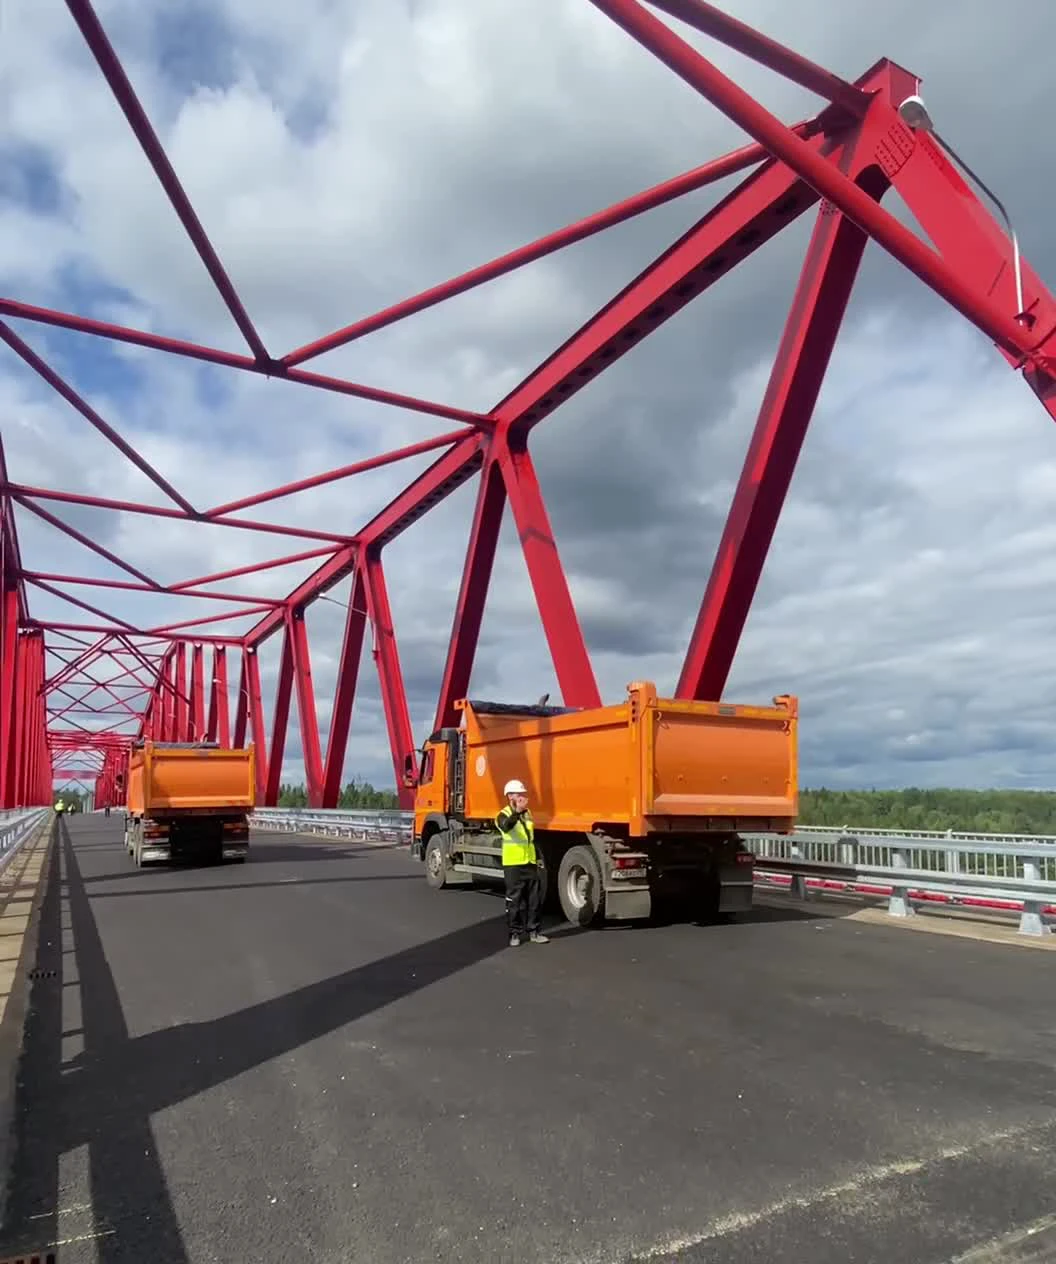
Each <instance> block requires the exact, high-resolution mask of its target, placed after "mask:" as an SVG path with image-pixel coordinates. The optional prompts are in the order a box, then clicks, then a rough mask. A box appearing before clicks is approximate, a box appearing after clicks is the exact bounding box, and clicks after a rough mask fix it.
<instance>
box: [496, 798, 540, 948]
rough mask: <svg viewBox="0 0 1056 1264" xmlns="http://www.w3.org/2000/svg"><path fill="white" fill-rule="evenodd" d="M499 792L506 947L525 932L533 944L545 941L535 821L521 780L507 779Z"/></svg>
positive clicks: (498, 825)
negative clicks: (502, 804)
mask: <svg viewBox="0 0 1056 1264" xmlns="http://www.w3.org/2000/svg"><path fill="white" fill-rule="evenodd" d="M503 794H505V796H506V806H505V807H504V808H503V809H502V811H501V812H500V813H499V814H498V816H497V817H496V818H495V828H496V829H497V830H498V831H499V833H500V834H501V836H502V876H503V877H504V878H505V880H506V928H507V930H508V931H509V932H510V947H511V948H517V947H519V946H520V943H521V940H522V939H524V937H525V936H526V935H527V937H528V938H529V939H530V940H531V941H532V943H533V944H545V943H548V942H549V940H548V938H547V936H546V935H544V934H543V933H542V931H541V929H540V925H541V923H540V913H541V910H542V902H543V901H542V895H543V880H542V875H541V874H540V872H539V860H538V856H537V855H536V850H535V823H534V822H533V820H532V814H531V812H530V811H529V809H528V790H527V788H526V786H525V784H524V782H523V781H517V780H514V781H507V782H506V785H505V786H504V787H503Z"/></svg>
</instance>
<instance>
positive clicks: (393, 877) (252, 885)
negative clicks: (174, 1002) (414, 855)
mask: <svg viewBox="0 0 1056 1264" xmlns="http://www.w3.org/2000/svg"><path fill="white" fill-rule="evenodd" d="M142 872H143V871H142V870H137V873H142ZM240 872H243V873H244V872H245V870H240ZM125 876H126V875H125V874H123V873H115V874H114V875H113V879H112V880H114V881H116V880H118V879H120V878H123V877H125ZM145 876H146V877H147V878H148V879H149V877H150V870H149V869H148V870H147V871H146V875H145ZM108 880H110V879H108V878H97V879H95V881H97V882H105V881H108ZM335 882H336V883H341V882H421V878H420V877H419V875H418V874H416V873H372V874H365V873H364V874H361V873H355V874H348V875H347V876H346V877H343V878H279V879H277V880H276V881H275V882H211V883H210V884H209V885H208V886H197V887H163V886H160V885H158V886H151V885H149V884H148V885H147V886H145V887H142V888H141V889H139V890H136V891H92V899H93V900H118V899H124V898H126V897H131V898H133V899H134V898H135V897H136V896H139V897H140V898H141V899H142V898H144V897H146V896H149V897H151V898H153V897H154V896H155V895H201V894H202V893H203V892H206V891H261V890H263V889H265V888H267V887H314V886H323V885H327V884H329V883H335ZM0 1264H3V1262H2V1261H0Z"/></svg>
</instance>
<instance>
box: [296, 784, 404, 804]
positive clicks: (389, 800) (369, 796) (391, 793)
mask: <svg viewBox="0 0 1056 1264" xmlns="http://www.w3.org/2000/svg"><path fill="white" fill-rule="evenodd" d="M399 805H400V804H399V800H398V799H397V797H396V791H395V790H378V789H376V788H375V787H374V786H372V785H371V784H370V782H369V781H356V780H355V779H354V778H353V780H352V781H350V782H349V783H348V785H347V786H345V787H343V789H342V790H341V795H340V797H339V798H338V801H337V806H338V807H339V808H347V809H348V810H349V811H353V810H355V809H357V808H372V809H375V810H377V811H386V810H388V811H391V810H393V809H395V808H398V807H399ZM278 806H279V807H280V808H306V807H307V806H308V791H307V789H306V788H305V787H304V786H280V787H279V802H278Z"/></svg>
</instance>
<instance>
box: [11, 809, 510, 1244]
mask: <svg viewBox="0 0 1056 1264" xmlns="http://www.w3.org/2000/svg"><path fill="white" fill-rule="evenodd" d="M102 894H103V893H99V895H102ZM129 894H132V893H131V892H130V893H129ZM152 894H157V892H152ZM91 898H99V896H93V897H91ZM64 917H65V919H66V920H67V924H68V931H67V933H68V934H72V939H73V948H72V962H71V959H70V956H71V954H70V953H65V954H64V950H63V919H64ZM505 946H506V940H505V936H504V934H503V932H502V919H501V917H495V918H489V919H487V920H485V921H482V922H474V923H473V924H471V925H469V926H465V927H461V928H459V929H456V930H454V931H451V932H449V933H448V934H445V935H441V936H439V937H437V938H435V939H432V940H429V941H427V942H424V943H419V944H414V945H413V946H411V947H409V948H406V949H404V950H402V951H400V952H397V953H393V954H391V955H390V956H388V957H383V958H381V959H379V960H376V961H371V962H369V963H367V964H365V965H362V966H357V967H355V968H353V969H350V970H347V971H344V972H342V973H340V974H337V975H333V976H331V977H330V978H327V979H323V980H321V981H319V982H317V983H312V984H309V985H307V986H305V987H302V988H298V989H296V990H295V991H292V992H289V993H287V994H285V995H283V996H279V997H275V998H273V999H271V1000H268V1001H264V1002H260V1003H259V1004H256V1005H251V1006H248V1007H246V1008H244V1009H240V1010H237V1011H235V1012H233V1013H230V1014H226V1015H223V1016H222V1017H220V1018H217V1019H213V1020H211V1021H208V1022H202V1023H183V1024H177V1025H174V1026H171V1027H168V1028H163V1029H161V1030H159V1031H152V1032H148V1033H145V1034H144V1035H141V1036H136V1037H133V1036H131V1034H130V1031H129V1027H128V1022H127V1020H126V1017H125V1015H124V1012H123V1009H122V1005H121V1000H120V996H119V993H118V990H117V984H116V981H115V978H114V974H113V971H112V969H111V966H110V963H109V962H108V960H107V957H106V952H105V949H104V946H103V943H102V939H101V937H100V933H99V929H98V925H97V923H96V919H95V915H94V913H93V912H92V907H91V899H90V898H89V893H88V889H87V887H86V885H85V883H84V880H83V878H82V876H81V872H80V868H79V866H78V863H77V858H76V854H75V852H74V849H73V847H72V845H71V842H70V838H69V834H68V831H67V829H66V825H65V822H61V821H60V822H59V824H58V826H57V829H56V834H55V838H54V844H53V847H52V853H51V860H50V868H49V875H48V887H47V891H46V894H45V898H44V901H43V905H42V908H41V922H40V941H39V949H38V961H37V965H38V966H39V967H40V968H41V969H42V970H46V971H47V972H48V976H49V977H47V978H45V979H40V980H38V981H36V982H34V984H33V990H32V993H31V997H30V1015H29V1020H28V1023H27V1030H26V1042H25V1049H24V1054H23V1060H22V1064H21V1070H22V1077H21V1082H20V1085H19V1102H18V1107H19V1110H18V1121H17V1133H16V1146H17V1153H16V1159H15V1164H14V1169H13V1173H12V1177H11V1181H10V1183H9V1201H8V1216H7V1223H6V1224H5V1225H4V1229H3V1237H2V1242H0V1254H2V1255H9V1254H17V1253H19V1252H29V1251H33V1250H36V1251H40V1250H41V1247H42V1243H54V1242H55V1241H56V1240H57V1238H60V1237H62V1236H63V1232H62V1231H61V1230H60V1227H59V1217H58V1200H59V1197H60V1174H59V1165H60V1160H62V1158H63V1156H67V1155H69V1154H70V1153H71V1152H72V1151H74V1150H76V1149H78V1148H79V1147H82V1146H83V1147H86V1148H87V1154H88V1171H89V1178H88V1179H89V1186H90V1193H91V1208H92V1211H91V1214H92V1216H93V1217H94V1228H95V1232H96V1233H98V1234H100V1235H101V1236H99V1237H98V1239H97V1240H96V1241H95V1243H94V1246H95V1250H96V1251H97V1253H98V1256H97V1258H98V1260H99V1261H100V1262H101V1264H116V1262H117V1261H121V1262H122V1264H125V1262H129V1264H130V1262H132V1261H135V1264H144V1262H145V1261H159V1264H160V1261H165V1262H166V1264H188V1261H189V1260H190V1256H189V1255H188V1252H187V1249H186V1245H185V1243H184V1240H183V1235H182V1233H181V1230H180V1225H179V1222H178V1219H177V1216H176V1211H175V1207H174V1204H173V1201H172V1196H171V1193H170V1191H169V1187H168V1183H167V1181H166V1176H165V1171H164V1167H163V1164H162V1160H161V1155H160V1152H159V1150H158V1146H157V1144H156V1142H155V1139H154V1133H153V1129H152V1127H151V1118H152V1116H153V1115H155V1114H157V1113H158V1112H160V1111H162V1110H165V1109H166V1108H167V1107H170V1106H174V1105H177V1104H178V1103H180V1102H183V1101H186V1100H188V1099H189V1098H192V1097H195V1096H196V1095H198V1094H199V1093H203V1092H206V1091H207V1090H209V1089H210V1088H214V1087H216V1086H217V1085H218V1084H222V1083H224V1082H226V1081H228V1080H230V1079H233V1078H234V1077H236V1076H238V1075H241V1074H242V1073H243V1072H245V1071H248V1070H251V1069H253V1068H254V1067H257V1066H260V1065H262V1064H263V1063H265V1062H268V1061H270V1060H271V1059H273V1058H276V1057H279V1056H280V1055H282V1054H285V1053H289V1052H290V1051H291V1050H294V1049H297V1048H299V1047H301V1046H302V1045H304V1044H307V1043H309V1042H310V1041H313V1040H316V1039H317V1038H319V1037H320V1036H323V1035H326V1034H328V1033H330V1032H333V1031H336V1030H337V1029H339V1028H341V1027H343V1026H345V1025H346V1024H348V1023H352V1022H355V1021H356V1020H357V1019H359V1018H362V1017H363V1016H365V1015H367V1014H370V1013H372V1012H374V1011H375V1010H377V1009H380V1008H382V1007H384V1006H386V1005H389V1004H391V1003H393V1002H394V1001H397V1000H399V999H401V998H403V997H406V996H409V995H411V994H413V993H415V992H418V991H420V990H422V989H423V988H427V987H429V986H431V985H432V984H434V983H437V982H439V981H440V980H442V979H445V978H447V977H449V976H450V975H453V974H455V973H457V972H459V971H461V970H465V969H468V968H469V967H471V966H474V965H476V964H477V963H479V962H481V961H484V960H485V959H487V958H488V957H491V956H493V955H495V954H497V953H499V952H501V951H503V950H504V949H505ZM71 966H72V972H73V974H74V977H73V979H70V978H69V977H68V975H69V973H70V971H71ZM52 971H53V972H54V973H52ZM75 987H79V989H80V1013H81V1030H82V1033H83V1046H84V1047H83V1052H82V1053H80V1054H78V1055H77V1056H75V1057H74V1058H72V1059H70V1060H69V1061H68V1062H66V1063H63V1062H62V1033H63V1030H64V1022H63V996H64V992H66V993H67V994H69V995H70V997H71V1002H72V1003H73V1011H74V1013H76V1004H75V995H76V994H75V993H73V992H71V989H72V988H75ZM71 1026H75V1024H71ZM63 1229H65V1226H63Z"/></svg>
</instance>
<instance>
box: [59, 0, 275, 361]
mask: <svg viewBox="0 0 1056 1264" xmlns="http://www.w3.org/2000/svg"><path fill="white" fill-rule="evenodd" d="M66 7H67V8H68V9H69V11H70V13H72V14H73V20H74V21H75V22H76V23H77V25H78V27H79V28H80V31H81V34H82V35H83V36H84V40H85V43H86V44H87V45H88V47H89V48H90V49H91V51H92V56H93V57H94V58H95V60H96V62H97V63H98V66H99V69H100V70H101V71H102V72H103V76H104V78H105V79H106V82H107V83H108V84H109V85H110V89H111V91H112V92H113V94H114V96H115V97H116V98H117V103H118V105H119V106H120V107H121V111H122V113H123V114H124V116H125V118H126V119H127V120H128V123H129V126H130V127H131V128H132V131H133V133H134V134H135V137H136V139H137V140H138V141H139V143H140V145H141V146H142V149H143V152H144V153H145V154H146V156H147V160H148V161H149V163H150V165H151V166H152V167H153V168H154V174H155V175H156V176H157V177H158V180H159V181H160V182H161V186H162V188H163V189H164V190H165V194H166V196H167V197H168V199H169V201H170V203H171V204H172V208H173V210H174V211H175V212H176V214H177V215H178V216H179V219H180V223H181V224H182V225H183V227H184V230H185V231H186V233H187V236H188V237H189V238H190V239H191V242H192V243H193V245H194V248H195V250H196V251H197V252H198V257H199V258H200V259H201V261H202V263H203V264H204V265H205V269H206V271H207V272H208V273H209V276H210V277H211V278H212V281H213V284H214V285H215V286H216V288H217V290H218V291H219V293H220V296H221V298H222V299H223V300H224V303H225V304H226V306H227V310H228V311H229V312H230V313H231V317H232V319H233V320H234V322H235V324H236V325H237V326H238V328H239V330H240V331H241V333H242V337H243V338H245V340H246V342H247V343H248V344H249V347H250V350H251V351H252V352H253V355H254V358H255V359H256V360H257V361H258V362H259V363H261V364H267V363H269V361H270V357H269V356H268V352H267V350H266V348H265V346H264V344H263V342H261V340H260V335H259V334H258V333H257V331H256V329H254V327H253V322H252V321H251V320H250V319H249V315H248V314H247V312H246V309H245V308H244V307H243V306H242V301H241V299H240V298H239V297H238V294H237V293H236V292H235V287H234V286H233V285H232V284H231V279H230V277H229V276H228V275H227V273H226V272H225V271H224V266H223V264H222V263H221V262H220V258H219V256H218V255H217V253H216V251H215V250H214V249H213V246H212V243H211V242H210V241H209V238H208V237H207V236H206V233H205V229H204V228H203V227H202V225H201V221H200V220H199V219H198V216H197V215H196V214H195V212H194V207H192V206H191V203H190V200H189V199H188V197H187V194H186V193H185V192H184V190H183V186H182V185H181V184H180V181H179V179H178V178H177V175H176V172H175V171H174V170H173V167H172V164H171V163H170V162H169V159H168V156H167V155H166V153H165V150H164V149H163V148H162V145H161V141H159V140H158V137H157V133H156V132H155V131H154V128H153V127H152V126H151V123H150V119H149V118H148V117H147V113H146V111H145V110H144V109H143V106H142V105H141V104H140V101H139V98H138V97H137V96H136V93H135V89H134V88H133V87H132V84H131V82H130V80H129V78H128V75H127V74H126V73H125V69H124V67H123V66H122V64H121V62H120V60H119V59H118V57H117V54H116V53H115V52H114V50H113V47H112V46H111V44H110V41H109V39H107V36H106V32H105V31H104V30H103V27H102V23H101V22H100V21H99V19H98V17H97V16H96V14H95V11H94V10H93V8H92V6H91V4H90V3H89V0H66Z"/></svg>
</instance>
